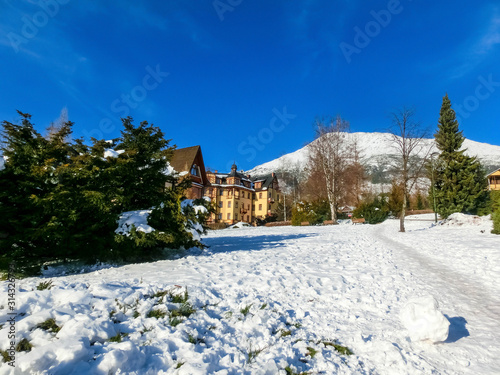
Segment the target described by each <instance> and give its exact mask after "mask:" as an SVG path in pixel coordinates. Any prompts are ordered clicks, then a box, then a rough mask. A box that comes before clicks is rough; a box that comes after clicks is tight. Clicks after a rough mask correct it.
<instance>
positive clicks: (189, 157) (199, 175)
mask: <svg viewBox="0 0 500 375" xmlns="http://www.w3.org/2000/svg"><path fill="white" fill-rule="evenodd" d="M170 165H171V166H172V168H174V170H175V171H176V172H177V173H178V174H179V176H180V178H189V179H191V182H192V186H191V187H190V188H189V189H188V190H187V191H186V198H188V199H198V198H202V197H203V195H204V194H205V188H206V186H208V185H209V181H208V178H207V173H206V171H205V163H204V162H203V155H202V153H201V147H200V146H192V147H186V148H179V149H177V150H175V151H174V155H173V157H172V160H170Z"/></svg>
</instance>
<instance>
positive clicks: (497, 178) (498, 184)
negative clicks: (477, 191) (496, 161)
mask: <svg viewBox="0 0 500 375" xmlns="http://www.w3.org/2000/svg"><path fill="white" fill-rule="evenodd" d="M487 177H488V185H489V188H490V190H500V168H499V169H497V170H496V171H494V172H491V173H490V174H489V175H488V176H487Z"/></svg>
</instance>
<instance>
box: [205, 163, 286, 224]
mask: <svg viewBox="0 0 500 375" xmlns="http://www.w3.org/2000/svg"><path fill="white" fill-rule="evenodd" d="M207 179H208V181H209V184H210V185H209V186H207V187H206V188H205V196H207V197H210V198H211V200H212V202H214V204H215V206H216V209H217V212H216V213H215V214H213V215H212V217H211V218H210V220H209V222H211V223H226V224H230V225H231V224H234V223H237V222H240V221H242V222H245V223H255V222H256V220H257V219H264V218H265V217H266V215H270V214H273V213H275V212H276V209H277V207H278V202H279V199H280V192H279V186H278V179H277V178H276V175H275V174H274V173H273V174H271V175H269V176H264V177H260V178H251V177H250V176H249V175H244V174H242V173H239V172H237V167H236V165H235V164H233V166H232V167H231V172H230V173H218V172H217V171H215V172H207Z"/></svg>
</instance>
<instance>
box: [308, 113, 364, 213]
mask: <svg viewBox="0 0 500 375" xmlns="http://www.w3.org/2000/svg"><path fill="white" fill-rule="evenodd" d="M315 127H316V139H315V140H314V141H313V142H312V143H311V146H310V156H309V169H310V171H311V173H310V175H311V176H314V175H319V177H318V178H317V181H318V182H321V183H322V184H323V185H324V191H325V195H326V198H327V200H328V203H329V205H330V212H331V217H332V220H333V221H334V222H336V221H337V209H338V205H339V202H340V199H341V197H342V196H343V195H345V191H346V188H347V187H346V186H345V180H346V174H347V170H348V167H349V166H350V165H351V164H352V159H354V155H353V153H354V150H355V145H354V142H353V141H352V140H351V139H350V138H349V136H348V133H347V132H348V131H349V123H348V122H347V121H345V120H343V119H342V118H341V117H340V116H337V117H336V118H331V119H329V120H327V121H324V120H321V119H318V120H316V123H315Z"/></svg>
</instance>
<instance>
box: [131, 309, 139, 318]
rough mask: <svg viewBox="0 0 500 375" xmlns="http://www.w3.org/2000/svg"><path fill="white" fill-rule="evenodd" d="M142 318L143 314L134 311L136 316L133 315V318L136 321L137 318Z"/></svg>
mask: <svg viewBox="0 0 500 375" xmlns="http://www.w3.org/2000/svg"><path fill="white" fill-rule="evenodd" d="M140 316H141V314H140V313H139V311H137V310H134V314H133V315H132V317H133V318H134V319H136V318H138V317H140Z"/></svg>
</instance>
